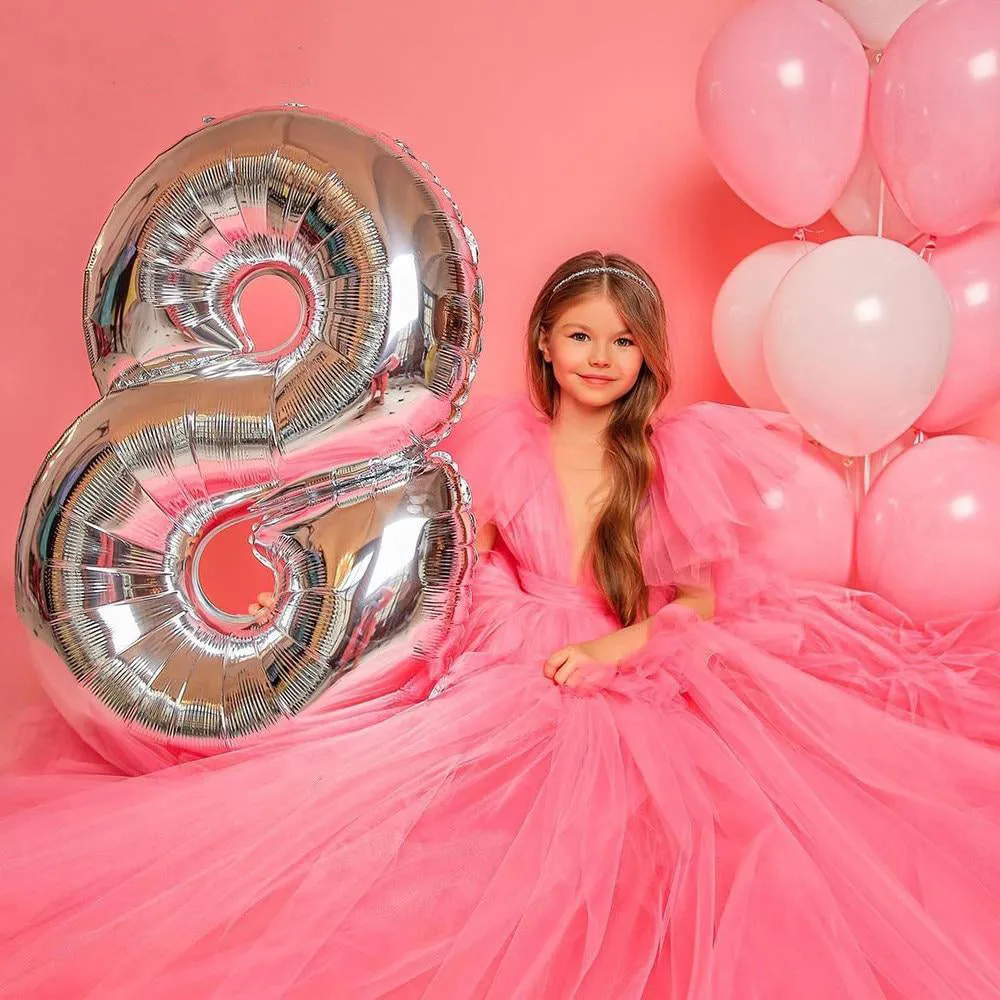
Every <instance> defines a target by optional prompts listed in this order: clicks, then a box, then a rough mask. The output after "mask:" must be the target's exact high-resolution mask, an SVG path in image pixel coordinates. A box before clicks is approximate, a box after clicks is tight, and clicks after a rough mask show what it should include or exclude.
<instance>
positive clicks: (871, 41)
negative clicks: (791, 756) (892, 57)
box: [826, 0, 925, 49]
mask: <svg viewBox="0 0 1000 1000" xmlns="http://www.w3.org/2000/svg"><path fill="white" fill-rule="evenodd" d="M826 2H827V3H828V4H829V5H830V6H831V7H832V8H833V9H834V10H837V11H840V13H841V14H843V15H844V17H845V18H846V19H847V20H848V22H850V24H851V27H853V28H854V30H855V31H856V32H857V33H858V35H859V36H860V38H861V41H863V42H864V43H865V45H867V46H868V48H870V49H882V48H885V43H886V42H887V41H889V39H890V38H892V36H893V35H894V34H895V33H896V31H897V30H898V28H899V26H900V25H901V24H902V23H903V22H904V21H905V20H906V19H907V18H908V17H909V16H910V15H911V14H912V13H913V12H914V11H915V10H916V9H917V8H918V7H919V6H920V5H921V4H923V3H924V2H925V0H826Z"/></svg>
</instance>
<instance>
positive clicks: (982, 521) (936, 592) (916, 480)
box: [857, 434, 1000, 622]
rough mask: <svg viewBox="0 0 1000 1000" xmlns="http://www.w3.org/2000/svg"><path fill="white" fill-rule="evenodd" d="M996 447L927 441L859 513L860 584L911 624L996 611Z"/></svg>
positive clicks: (950, 439)
mask: <svg viewBox="0 0 1000 1000" xmlns="http://www.w3.org/2000/svg"><path fill="white" fill-rule="evenodd" d="M998 552H1000V445H996V444H994V443H993V442H991V441H986V440H984V439H982V438H974V437H966V436H964V435H957V434H956V435H948V436H945V437H939V438H933V439H931V440H929V441H925V442H924V443H923V444H919V445H917V446H916V447H915V448H913V449H911V450H910V451H908V452H906V454H904V455H901V456H900V457H899V458H897V459H896V461H894V462H893V463H892V465H890V466H889V468H888V469H886V470H885V472H883V473H882V475H881V476H880V477H879V479H878V481H877V482H876V484H875V487H874V489H873V490H872V491H871V493H870V494H869V495H868V498H867V500H866V502H865V504H864V506H863V507H862V509H861V516H860V518H859V522H858V537H857V555H858V574H859V577H860V580H861V585H862V586H863V587H864V588H865V589H867V590H871V591H874V592H875V593H878V594H881V595H882V596H883V597H885V598H887V599H888V600H889V601H891V602H892V603H893V604H895V605H896V606H897V607H899V608H901V609H902V610H903V611H905V612H906V613H907V614H908V615H910V616H911V617H912V618H914V619H916V620H917V621H921V622H926V621H931V620H934V619H939V618H948V617H951V616H953V615H962V614H971V613H973V612H976V611H985V610H991V609H993V608H996V607H997V606H998V605H1000V559H998V558H997V553H998Z"/></svg>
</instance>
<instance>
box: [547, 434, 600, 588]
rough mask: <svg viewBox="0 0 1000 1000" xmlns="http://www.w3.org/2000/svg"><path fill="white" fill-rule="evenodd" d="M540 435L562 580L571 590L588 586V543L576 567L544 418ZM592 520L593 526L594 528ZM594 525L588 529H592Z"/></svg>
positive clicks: (566, 508)
mask: <svg viewBox="0 0 1000 1000" xmlns="http://www.w3.org/2000/svg"><path fill="white" fill-rule="evenodd" d="M540 430H541V432H542V450H543V452H544V456H545V465H546V471H547V473H548V477H549V480H550V485H551V491H552V500H553V505H554V506H555V507H556V509H557V512H558V514H557V518H556V519H557V521H558V524H559V530H560V533H561V535H562V539H561V541H562V551H563V553H564V559H565V572H566V578H567V579H568V580H569V582H570V585H571V586H574V587H579V586H583V585H584V584H586V583H587V582H588V579H589V577H590V573H589V572H588V570H589V566H590V549H591V544H592V539H588V540H587V543H586V545H585V546H584V548H583V550H582V552H581V555H580V561H579V564H577V562H576V539H575V538H574V537H573V521H572V519H571V517H570V512H569V498H568V496H567V490H566V484H565V483H564V482H563V480H562V477H561V476H560V475H559V466H558V463H557V462H556V450H555V439H554V438H553V435H552V421H551V420H550V419H549V418H548V417H544V418H542V420H541V421H540ZM596 523H597V522H596V520H595V521H594V524H596ZM593 526H594V525H591V529H593Z"/></svg>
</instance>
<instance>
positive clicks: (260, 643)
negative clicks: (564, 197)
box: [16, 107, 483, 766]
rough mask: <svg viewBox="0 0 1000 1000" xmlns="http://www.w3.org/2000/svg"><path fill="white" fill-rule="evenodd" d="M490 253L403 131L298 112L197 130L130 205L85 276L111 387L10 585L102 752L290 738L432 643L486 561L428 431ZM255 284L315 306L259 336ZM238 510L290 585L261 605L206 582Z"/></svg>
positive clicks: (43, 490) (173, 753) (44, 665)
mask: <svg viewBox="0 0 1000 1000" xmlns="http://www.w3.org/2000/svg"><path fill="white" fill-rule="evenodd" d="M477 265H478V251H477V248H476V244H475V240H474V238H473V236H472V234H471V232H470V231H469V230H468V228H466V226H465V225H464V223H463V221H462V215H461V212H460V211H459V210H458V208H457V206H456V205H455V204H454V202H453V200H452V198H451V195H450V194H449V192H448V191H447V189H445V188H444V187H443V186H442V185H441V183H440V181H439V179H438V178H437V177H436V176H435V175H434V174H433V172H432V171H431V170H430V168H429V167H428V166H427V164H426V163H425V162H423V161H420V160H418V159H417V158H416V157H415V156H414V155H413V154H412V152H411V151H410V150H409V148H408V147H407V146H406V145H405V144H403V143H401V142H397V141H393V140H391V139H389V138H387V137H383V136H378V135H373V134H370V133H368V132H366V131H365V130H363V129H361V128H359V127H357V126H355V125H352V124H350V123H347V122H344V121H340V120H337V119H333V118H331V117H328V116H326V115H324V114H321V113H317V112H313V111H309V110H303V109H299V108H289V107H285V108H281V109H264V110H261V111H254V112H250V113H246V114H241V115H236V116H234V117H232V118H229V119H225V120H221V121H219V122H217V123H215V124H212V125H210V126H208V127H206V128H204V129H202V130H200V131H198V132H196V133H195V134H193V135H190V136H188V137H187V138H185V139H183V140H182V141H181V142H179V143H178V144H177V145H175V146H174V147H173V148H172V149H170V150H168V151H167V152H165V153H164V154H162V155H161V156H160V157H159V158H157V159H156V160H155V161H154V162H153V163H152V164H151V165H150V166H149V167H148V168H147V169H146V170H145V171H144V172H143V173H142V174H141V175H140V176H139V177H138V178H137V179H136V180H135V181H134V182H133V183H132V184H131V185H130V187H129V188H128V190H127V191H126V193H125V194H124V195H123V196H122V198H121V199H120V200H119V201H118V203H117V204H116V205H115V206H114V209H113V210H112V212H111V215H110V216H109V218H108V220H107V222H106V223H105V225H104V228H103V229H102V231H101V233H100V235H99V236H98V239H97V242H96V244H95V246H94V249H93V252H92V254H91V257H90V261H89V264H88V266H87V269H86V279H85V288H84V317H83V318H84V328H85V335H86V344H87V350H88V353H89V357H90V365H91V368H92V371H93V374H94V377H95V379H96V381H97V384H98V386H99V388H100V390H101V393H102V398H101V399H100V400H99V401H98V402H97V403H95V404H94V406H92V407H91V408H90V409H89V410H88V411H86V412H85V413H84V414H83V415H82V416H80V417H79V418H78V419H77V420H76V421H75V422H74V423H73V424H72V426H71V427H70V428H69V429H68V430H67V431H66V433H65V434H64V435H63V437H62V439H61V440H60V441H59V442H58V444H57V445H56V446H55V447H54V448H53V450H52V451H51V452H50V454H49V455H48V457H47V458H46V460H45V462H44V464H43V466H42V469H41V471H40V473H39V474H38V477H37V479H36V481H35V484H34V487H33V490H32V493H31V496H30V499H29V501H28V504H27V507H26V509H25V512H24V517H23V520H22V524H21V530H20V535H19V539H18V547H17V582H16V586H17V603H18V611H19V613H20V615H21V617H22V619H23V620H24V621H25V623H26V624H27V625H28V626H29V628H30V629H31V630H32V631H33V633H34V634H35V636H36V637H37V640H38V642H37V643H36V644H35V646H36V650H37V652H38V654H39V655H38V663H39V667H40V669H41V673H42V678H43V681H44V682H45V684H46V686H47V688H48V689H49V691H50V693H51V694H52V696H53V698H54V699H55V701H56V703H57V704H58V705H59V706H60V708H61V709H62V710H63V712H64V713H65V714H66V715H67V717H68V718H69V719H70V721H71V722H72V723H73V724H74V725H75V726H76V728H77V729H78V730H79V731H80V732H81V734H82V735H83V736H84V737H85V738H86V739H88V740H89V741H90V742H91V743H92V744H94V745H95V746H97V747H98V748H99V749H100V750H101V751H102V752H103V753H105V755H106V756H114V757H116V758H117V759H118V760H119V762H122V760H123V759H125V758H128V759H129V760H131V761H134V760H135V759H137V758H139V757H142V758H143V759H144V760H145V761H147V762H148V761H149V759H150V755H152V758H153V761H154V764H155V762H157V761H159V762H169V761H171V760H175V759H177V758H178V756H184V755H192V754H193V755H196V756H197V755H200V754H204V753H212V752H215V751H217V750H220V749H224V748H228V747H233V746H237V745H239V744H241V743H245V742H246V741H248V740H252V739H254V738H258V737H261V736H271V735H273V734H274V733H275V731H278V730H281V729H282V727H287V726H288V725H289V724H291V723H292V721H293V720H296V718H297V717H298V716H300V715H303V714H305V713H308V712H309V711H310V710H313V709H314V708H315V707H316V706H317V705H322V704H324V703H325V700H326V699H329V698H330V697H331V695H330V691H331V689H332V688H334V687H335V686H340V685H345V684H348V683H349V681H350V679H351V678H353V677H356V676H358V675H359V674H365V673H366V672H367V673H368V674H369V675H370V674H371V673H372V672H373V671H374V672H376V673H377V672H378V671H379V670H386V671H388V670H389V669H390V666H391V664H393V663H398V662H399V660H400V659H401V658H406V657H409V654H411V653H412V652H414V651H415V652H416V653H417V654H418V655H423V656H424V657H426V656H428V655H430V654H432V653H434V651H435V650H436V649H437V648H438V647H439V644H440V643H441V642H442V641H443V637H444V635H445V633H446V632H447V629H448V626H449V623H450V622H451V621H452V619H453V617H454V615H455V614H456V612H457V611H459V610H460V608H461V604H462V598H463V593H464V591H463V581H464V579H465V574H466V569H467V567H468V566H469V565H470V562H471V560H472V558H473V552H472V540H473V535H474V526H473V524H472V521H471V516H470V515H469V513H468V501H469V496H468V488H467V486H466V485H465V484H464V481H463V480H462V479H461V477H460V475H459V474H458V472H457V470H456V468H455V467H454V465H453V463H452V462H451V460H450V459H449V458H448V457H447V456H446V455H441V454H438V453H436V452H435V450H434V449H435V447H436V446H437V444H438V442H439V441H440V440H441V439H442V438H443V437H444V436H445V435H446V434H447V431H448V429H449V427H450V425H451V423H452V422H453V421H454V420H456V419H457V418H458V415H459V413H460V410H461V405H462V403H463V402H464V399H465V397H466V394H467V391H468V386H469V383H470V381H471V379H472V377H473V375H474V373H475V358H476V355H477V353H478V349H479V333H480V327H481V323H482V300H483V288H482V282H481V280H480V277H479V274H478V268H477ZM264 274H278V275H281V276H282V277H284V278H285V279H286V280H288V281H289V282H291V284H292V285H293V286H294V288H295V289H296V290H297V292H298V295H299V298H300V305H301V310H300V321H299V325H298V329H297V330H296V332H295V333H294V334H293V335H292V336H291V337H290V339H289V340H288V341H287V342H286V343H285V344H284V345H282V346H281V347H280V348H275V349H272V350H270V351H257V350H255V348H254V344H253V342H252V340H251V338H250V336H249V335H248V333H247V331H246V329H245V326H244V322H243V318H242V315H241V312H240V297H241V294H242V293H243V291H244V290H245V289H246V288H247V286H248V285H249V283H250V282H252V281H253V280H254V279H255V278H257V277H259V276H261V275H264ZM234 519H249V523H250V524H252V525H253V526H254V527H253V532H254V533H253V544H254V546H255V550H256V553H257V555H258V556H259V558H261V559H262V560H263V561H265V562H266V563H267V565H269V566H270V567H271V569H272V570H273V572H274V575H275V581H276V588H275V589H276V594H277V595H278V601H277V606H276V609H275V614H274V616H273V617H272V619H271V620H269V621H268V622H266V623H256V622H254V621H253V620H252V619H251V618H250V617H249V616H247V617H244V616H239V615H230V614H226V613H223V612H221V611H220V610H219V609H218V608H215V607H214V606H213V605H212V604H211V602H210V601H209V600H208V599H207V598H206V597H205V595H204V594H203V592H202V591H201V589H200V586H199V581H198V561H199V558H200V555H201V553H202V551H203V549H204V545H205V540H206V539H207V538H209V537H210V536H211V535H212V533H213V532H216V531H218V530H219V528H220V526H221V525H225V524H229V523H232V521H233V520H234ZM143 766H146V765H143ZM149 766H153V765H149Z"/></svg>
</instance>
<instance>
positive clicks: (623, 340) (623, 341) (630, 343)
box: [615, 337, 635, 347]
mask: <svg viewBox="0 0 1000 1000" xmlns="http://www.w3.org/2000/svg"><path fill="white" fill-rule="evenodd" d="M615 343H616V344H617V345H618V346H619V347H634V346H635V341H634V340H630V339H629V338H628V337H619V338H618V339H617V340H616V341H615Z"/></svg>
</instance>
